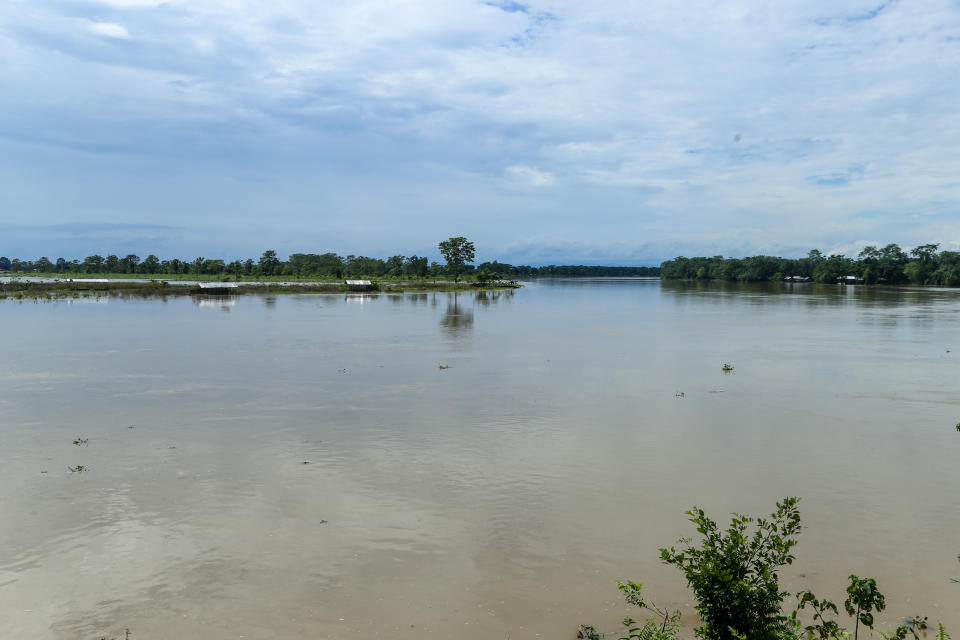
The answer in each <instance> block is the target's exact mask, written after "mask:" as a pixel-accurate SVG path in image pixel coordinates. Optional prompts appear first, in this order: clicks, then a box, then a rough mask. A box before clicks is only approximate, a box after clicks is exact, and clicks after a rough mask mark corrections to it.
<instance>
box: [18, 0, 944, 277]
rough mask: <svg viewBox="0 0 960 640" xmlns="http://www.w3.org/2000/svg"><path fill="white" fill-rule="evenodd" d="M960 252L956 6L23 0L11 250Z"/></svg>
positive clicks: (852, 1)
mask: <svg viewBox="0 0 960 640" xmlns="http://www.w3.org/2000/svg"><path fill="white" fill-rule="evenodd" d="M452 235H465V236H467V237H469V238H470V239H472V240H474V241H475V243H476V245H477V249H478V257H479V258H480V259H493V258H498V259H500V260H504V261H508V262H514V263H534V264H537V263H551V262H555V263H573V262H577V263H579V262H585V263H606V264H653V263H658V262H659V261H660V260H662V259H664V258H668V257H672V256H675V255H678V254H683V255H704V254H707V255H713V254H724V255H733V256H738V255H750V254H757V253H768V254H777V255H798V254H802V253H805V252H806V251H807V250H808V249H810V248H812V247H817V248H820V249H823V250H832V251H839V252H847V253H852V252H855V251H856V250H858V249H859V248H860V247H861V246H863V245H864V244H886V243H888V242H897V243H900V244H901V245H903V246H905V247H909V246H913V245H916V244H920V243H925V242H941V243H943V246H944V247H945V248H946V247H949V248H958V247H960V4H958V2H957V0H912V1H907V0H903V1H901V2H896V1H890V2H885V3H884V2H881V1H880V0H867V1H861V0H846V1H845V2H836V1H835V0H802V1H790V0H784V1H782V2H775V3H771V2H760V1H759V0H757V1H743V0H722V1H720V0H717V1H711V2H705V1H698V0H691V1H688V2H676V1H675V0H662V1H661V0H648V1H644V2H624V1H623V0H614V1H608V0H593V1H591V2H582V1H576V2H575V1H573V0H569V1H568V0H551V1H545V2H540V1H539V0H529V1H520V0H486V1H484V0H350V1H348V2H342V1H338V2H333V1H330V0H270V1H269V2H268V1H259V0H258V1H255V0H83V1H78V0H5V1H4V2H2V3H0V253H3V254H6V255H10V256H14V255H16V256H19V257H22V258H35V257H38V256H40V255H47V256H50V257H55V256H59V255H65V256H67V257H74V256H78V257H82V256H84V255H87V254H90V253H94V252H96V253H101V254H103V253H106V252H116V253H128V252H133V253H137V254H139V255H141V256H142V255H146V254H147V253H156V254H158V255H160V256H162V257H168V256H186V257H189V256H195V255H204V256H206V257H224V258H233V257H239V256H247V255H253V256H255V255H259V253H260V252H262V251H263V250H264V249H266V248H273V249H276V250H277V251H278V252H279V253H280V254H282V255H284V256H285V255H286V254H288V253H290V252H326V251H336V252H339V253H342V254H348V253H353V254H358V255H359V254H364V255H372V256H386V255H390V254H394V253H402V254H406V255H409V254H413V253H417V254H420V255H423V254H428V255H432V256H436V254H437V251H436V243H437V241H438V240H440V239H443V238H446V237H449V236H452Z"/></svg>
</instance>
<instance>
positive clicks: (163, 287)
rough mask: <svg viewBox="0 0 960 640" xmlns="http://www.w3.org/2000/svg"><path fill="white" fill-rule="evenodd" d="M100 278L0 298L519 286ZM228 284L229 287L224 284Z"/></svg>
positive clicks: (38, 284)
mask: <svg viewBox="0 0 960 640" xmlns="http://www.w3.org/2000/svg"><path fill="white" fill-rule="evenodd" d="M139 280H142V281H130V279H123V280H119V279H101V278H92V277H91V278H73V279H59V280H45V279H36V278H29V279H28V278H12V279H10V280H8V281H5V282H0V298H48V299H57V298H74V297H89V296H91V295H117V296H122V295H134V296H191V295H201V296H210V295H216V296H223V295H227V296H235V295H251V294H253V295H257V294H298V293H300V294H303V293H308V294H309V293H315V294H319V293H327V294H329V293H366V294H378V293H431V292H435V293H444V292H457V293H459V292H470V291H498V290H505V289H517V288H520V287H522V286H523V285H521V284H520V283H518V282H515V281H492V282H490V283H488V284H487V285H486V286H483V287H481V286H478V285H477V284H476V283H471V282H462V281H461V282H459V283H456V284H455V283H454V282H453V281H443V280H438V281H406V282H401V281H396V282H377V281H373V282H371V283H370V285H369V286H363V287H357V286H352V285H348V284H346V283H345V282H329V281H327V282H321V281H290V280H282V279H276V280H274V281H264V282H244V281H241V282H239V283H235V282H230V283H225V287H224V288H219V287H217V288H213V289H212V290H211V289H203V288H200V287H199V286H195V284H194V283H199V282H204V283H210V282H213V283H215V282H217V281H216V280H212V279H206V280H200V279H189V280H186V279H184V280H181V281H179V282H178V281H173V282H170V281H167V279H162V280H161V279H153V280H146V279H139ZM227 284H229V288H226V285H227Z"/></svg>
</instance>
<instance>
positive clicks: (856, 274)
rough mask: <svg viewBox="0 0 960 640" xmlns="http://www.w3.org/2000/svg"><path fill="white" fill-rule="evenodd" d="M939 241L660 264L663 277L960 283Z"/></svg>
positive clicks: (955, 258) (956, 256)
mask: <svg viewBox="0 0 960 640" xmlns="http://www.w3.org/2000/svg"><path fill="white" fill-rule="evenodd" d="M939 248H940V245H939V244H923V245H920V246H918V247H915V248H913V249H911V250H910V251H909V252H906V251H904V250H903V249H901V248H900V247H899V246H898V245H896V244H888V245H887V246H885V247H882V248H877V247H874V246H869V247H865V248H864V249H863V251H861V252H860V253H859V254H858V255H857V257H856V258H848V257H846V256H843V255H829V256H828V255H824V254H823V253H821V252H820V251H818V250H816V249H814V250H812V251H810V253H808V254H807V257H805V258H797V259H791V258H777V257H774V256H751V257H749V258H724V257H723V256H713V257H712V258H685V257H682V256H681V257H678V258H674V259H673V260H667V261H666V262H664V263H663V264H661V265H660V277H661V278H662V279H664V280H731V281H741V282H760V281H766V280H783V279H786V278H810V279H811V280H813V281H814V282H827V283H833V282H838V281H843V280H846V281H849V280H851V278H852V279H855V280H856V281H862V282H864V283H867V284H873V283H884V284H905V283H912V284H930V285H940V286H958V285H960V252H956V251H938V249H939Z"/></svg>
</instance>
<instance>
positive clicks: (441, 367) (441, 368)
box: [440, 364, 450, 371]
mask: <svg viewBox="0 0 960 640" xmlns="http://www.w3.org/2000/svg"><path fill="white" fill-rule="evenodd" d="M449 368H450V365H448V364H442V365H440V370H441V371H442V370H444V369H449Z"/></svg>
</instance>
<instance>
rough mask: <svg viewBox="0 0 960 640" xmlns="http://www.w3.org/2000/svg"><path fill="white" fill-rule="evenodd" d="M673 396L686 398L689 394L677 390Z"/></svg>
mask: <svg viewBox="0 0 960 640" xmlns="http://www.w3.org/2000/svg"><path fill="white" fill-rule="evenodd" d="M673 397H675V398H686V397H687V394H685V393H684V392H683V391H677V392H676V393H675V394H673Z"/></svg>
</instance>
